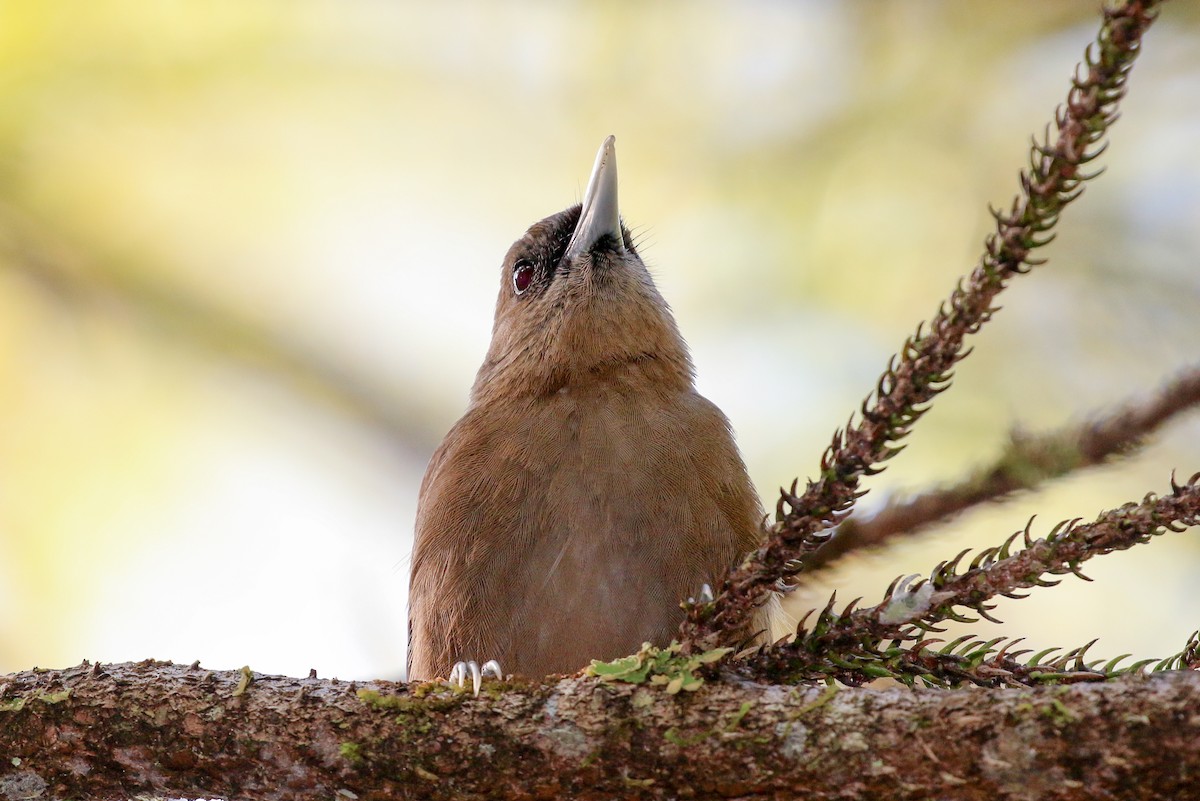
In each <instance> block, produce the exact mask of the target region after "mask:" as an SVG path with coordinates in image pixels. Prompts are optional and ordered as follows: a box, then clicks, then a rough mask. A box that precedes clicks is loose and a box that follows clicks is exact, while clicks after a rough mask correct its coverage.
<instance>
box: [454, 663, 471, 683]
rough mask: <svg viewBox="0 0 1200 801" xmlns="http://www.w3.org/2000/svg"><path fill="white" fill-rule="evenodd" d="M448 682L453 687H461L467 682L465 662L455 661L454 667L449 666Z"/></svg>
mask: <svg viewBox="0 0 1200 801" xmlns="http://www.w3.org/2000/svg"><path fill="white" fill-rule="evenodd" d="M450 683H451V684H452V685H454V686H455V687H462V686H463V685H464V684H466V683H467V663H466V662H455V663H454V667H452V668H450Z"/></svg>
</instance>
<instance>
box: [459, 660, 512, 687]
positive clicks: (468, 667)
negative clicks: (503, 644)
mask: <svg viewBox="0 0 1200 801" xmlns="http://www.w3.org/2000/svg"><path fill="white" fill-rule="evenodd" d="M468 675H469V676H470V677H471V693H472V694H473V695H479V685H481V684H483V677H484V676H494V677H496V678H497V679H501V678H504V674H503V672H502V671H501V670H500V663H499V662H497V661H496V660H495V659H489V660H488V661H487V662H484V663H483V667H482V668H480V667H479V663H478V662H476V661H475V660H473V659H472V660H468V661H466V662H455V663H454V667H452V668H450V684H451V685H453V686H454V687H458V688H459V689H463V688H465V687H466V686H467V676H468Z"/></svg>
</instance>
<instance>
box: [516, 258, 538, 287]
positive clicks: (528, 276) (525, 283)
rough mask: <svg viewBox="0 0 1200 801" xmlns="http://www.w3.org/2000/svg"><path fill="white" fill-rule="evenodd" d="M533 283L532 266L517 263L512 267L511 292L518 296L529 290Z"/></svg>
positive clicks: (527, 263)
mask: <svg viewBox="0 0 1200 801" xmlns="http://www.w3.org/2000/svg"><path fill="white" fill-rule="evenodd" d="M532 283H533V265H532V264H530V263H529V262H527V261H519V262H517V264H516V266H515V267H513V290H514V291H516V293H517V294H518V295H520V294H521V293H522V292H524V291H525V290H526V289H529V285H530V284H532Z"/></svg>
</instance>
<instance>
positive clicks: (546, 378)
mask: <svg viewBox="0 0 1200 801" xmlns="http://www.w3.org/2000/svg"><path fill="white" fill-rule="evenodd" d="M613 143H614V138H613V137H611V136H610V137H608V138H607V139H605V140H604V144H602V145H601V146H600V152H599V153H598V154H597V155H596V164H595V167H594V168H593V169H592V176H591V178H590V180H589V181H588V186H587V191H586V192H585V193H584V197H583V203H582V204H580V205H577V206H573V207H571V208H569V209H567V210H565V211H561V212H559V213H558V214H555V215H553V216H551V217H547V218H546V219H544V220H542V221H541V222H537V223H534V224H533V225H532V226H531V227H530V228H529V230H528V231H526V232H525V235H524V236H522V237H521V238H520V239H518V240H517V241H516V242H515V243H513V245H512V247H511V248H509V251H508V255H507V256H505V258H504V266H503V268H502V269H501V278H500V297H499V299H498V300H497V301H496V318H495V324H494V326H493V328H492V343H491V347H490V348H489V349H488V354H487V359H486V360H485V361H484V363H483V366H482V367H481V368H480V370H479V375H478V377H477V378H476V381H475V387H474V389H473V390H472V397H473V398H475V399H476V400H478V399H480V398H481V397H483V396H493V395H513V394H516V395H545V394H549V393H552V392H559V391H564V390H565V391H570V389H571V388H573V387H583V386H586V385H587V384H588V383H590V382H595V381H605V380H611V379H612V378H619V379H624V378H628V379H630V380H638V379H639V378H641V379H645V380H648V381H649V382H651V383H652V384H654V385H656V386H659V387H661V388H662V389H664V390H666V391H678V390H679V389H683V388H686V387H688V386H690V385H691V382H692V364H691V359H690V357H689V356H688V353H687V347H686V346H685V345H684V342H683V339H682V338H681V337H680V335H679V330H678V328H677V327H676V325H675V320H674V318H673V317H672V316H671V310H670V308H669V307H668V306H667V304H666V301H664V300H663V298H662V296H661V295H660V294H659V293H658V290H657V289H656V288H655V286H654V282H653V281H652V280H651V278H650V273H649V272H648V271H647V270H646V265H645V264H643V263H642V260H641V257H640V256H639V255H638V252H637V249H636V248H635V246H634V243H633V240H632V239H631V237H630V235H629V230H628V229H627V228H626V227H625V226H624V225H622V224H621V218H620V214H619V211H618V207H617V162H616V150H615V148H614V144H613Z"/></svg>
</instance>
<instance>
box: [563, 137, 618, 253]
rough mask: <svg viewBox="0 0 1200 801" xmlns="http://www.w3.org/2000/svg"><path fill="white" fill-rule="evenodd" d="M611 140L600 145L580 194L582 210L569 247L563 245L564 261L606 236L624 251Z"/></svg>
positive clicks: (614, 152)
mask: <svg viewBox="0 0 1200 801" xmlns="http://www.w3.org/2000/svg"><path fill="white" fill-rule="evenodd" d="M616 141H617V138H616V137H615V136H609V137H608V138H607V139H605V140H604V144H602V145H600V152H599V153H597V154H596V164H595V166H594V167H592V177H591V178H589V179H588V185H587V191H586V192H584V193H583V209H582V210H581V211H580V212H579V223H578V224H577V225H576V226H575V233H574V235H573V236H572V237H571V243H570V244H569V245H567V258H571V257H573V256H578V255H579V254H580V253H583V252H585V251H588V250H591V249H592V246H594V245H595V244H596V243H597V242H599V241H600V240H601V239H602V238H603V237H605V236H607V235H612V236H613V237H614V238H615V239H616V240H617V249H618V250H624V249H625V240H624V238H623V237H622V236H621V216H620V210H619V209H618V208H617V150H616V145H615V143H616Z"/></svg>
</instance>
